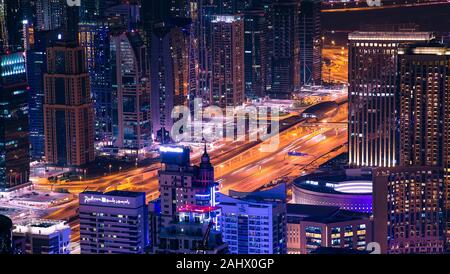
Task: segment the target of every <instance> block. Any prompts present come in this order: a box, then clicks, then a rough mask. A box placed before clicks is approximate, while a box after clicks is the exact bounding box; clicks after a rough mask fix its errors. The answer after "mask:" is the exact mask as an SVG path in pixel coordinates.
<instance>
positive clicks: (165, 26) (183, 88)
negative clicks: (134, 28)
mask: <svg viewBox="0 0 450 274" xmlns="http://www.w3.org/2000/svg"><path fill="white" fill-rule="evenodd" d="M190 24H191V21H190V20H189V19H172V20H170V21H167V22H165V23H162V24H161V25H160V26H158V27H156V28H155V29H154V31H153V36H152V49H151V52H152V56H151V62H150V63H151V70H150V71H151V83H152V87H151V90H152V94H151V97H152V98H151V101H152V103H151V110H152V131H153V138H154V139H156V140H158V141H159V142H161V143H166V142H167V141H168V139H169V138H170V137H169V132H170V130H171V129H172V125H173V119H172V111H173V109H174V107H176V106H183V105H186V104H187V98H188V94H189V72H190V71H189V69H190V66H189V46H190V43H189V39H190V34H189V30H190Z"/></svg>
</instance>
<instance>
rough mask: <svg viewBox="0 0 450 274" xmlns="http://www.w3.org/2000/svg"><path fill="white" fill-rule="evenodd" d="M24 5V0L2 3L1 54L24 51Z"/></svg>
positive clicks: (0, 26)
mask: <svg viewBox="0 0 450 274" xmlns="http://www.w3.org/2000/svg"><path fill="white" fill-rule="evenodd" d="M24 4H26V2H24V1H23V0H1V1H0V54H4V53H9V52H18V51H23V50H24V40H23V30H24V29H23V23H24V20H25V19H26V15H25V14H24V11H25V9H24Z"/></svg>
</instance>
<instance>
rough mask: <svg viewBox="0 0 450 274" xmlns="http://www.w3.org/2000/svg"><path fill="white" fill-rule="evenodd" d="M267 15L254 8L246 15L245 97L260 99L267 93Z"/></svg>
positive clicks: (258, 8) (260, 9) (262, 10)
mask: <svg viewBox="0 0 450 274" xmlns="http://www.w3.org/2000/svg"><path fill="white" fill-rule="evenodd" d="M265 16H266V14H265V12H264V9H263V8H260V7H252V8H249V9H247V10H246V11H245V13H244V32H245V34H244V56H245V57H244V65H245V96H246V97H247V98H258V97H259V98H260V97H263V96H264V95H265V91H266V66H265V65H266V55H267V52H266V32H267V31H266V27H267V23H266V18H265Z"/></svg>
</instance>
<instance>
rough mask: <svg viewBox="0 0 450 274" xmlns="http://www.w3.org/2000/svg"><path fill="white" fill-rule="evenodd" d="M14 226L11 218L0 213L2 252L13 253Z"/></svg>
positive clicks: (0, 249)
mask: <svg viewBox="0 0 450 274" xmlns="http://www.w3.org/2000/svg"><path fill="white" fill-rule="evenodd" d="M12 228H13V224H12V221H11V219H10V218H8V217H6V216H4V215H0V254H12V253H13V247H12Z"/></svg>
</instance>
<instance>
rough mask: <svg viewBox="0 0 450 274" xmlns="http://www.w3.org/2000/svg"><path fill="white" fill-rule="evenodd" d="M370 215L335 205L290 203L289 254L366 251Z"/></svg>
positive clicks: (370, 225) (370, 226) (369, 230)
mask: <svg viewBox="0 0 450 274" xmlns="http://www.w3.org/2000/svg"><path fill="white" fill-rule="evenodd" d="M372 225H373V222H372V220H371V219H370V214H368V213H363V212H355V211H349V210H343V209H340V208H339V207H336V206H317V205H303V204H287V247H288V253H289V254H308V253H311V252H314V251H315V250H316V249H318V248H321V247H331V248H342V249H354V250H359V251H363V250H366V247H367V245H368V244H369V243H371V242H372V232H373V230H372Z"/></svg>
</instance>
